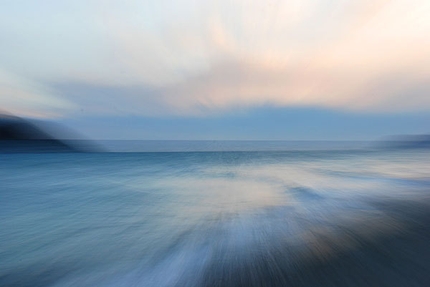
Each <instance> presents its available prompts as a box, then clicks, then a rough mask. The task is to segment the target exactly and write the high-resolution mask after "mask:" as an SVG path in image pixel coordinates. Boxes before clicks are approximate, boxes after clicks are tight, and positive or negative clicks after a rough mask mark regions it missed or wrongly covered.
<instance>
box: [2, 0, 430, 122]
mask: <svg viewBox="0 0 430 287" xmlns="http://www.w3.org/2000/svg"><path fill="white" fill-rule="evenodd" d="M24 2H25V1H24ZM11 3H12V4H10V7H7V8H8V9H4V10H3V13H2V12H0V16H2V17H0V18H1V19H2V20H0V21H1V22H0V24H2V25H1V26H2V27H6V28H4V29H0V35H2V36H4V37H3V38H4V39H6V40H7V41H2V43H0V48H1V49H2V51H4V52H3V54H2V55H0V64H1V65H2V66H0V67H3V69H5V70H8V71H14V72H16V73H17V74H20V75H22V77H24V78H27V79H32V80H33V81H35V82H37V83H39V84H40V85H42V86H45V88H46V89H37V92H36V93H35V94H36V95H38V96H35V95H33V94H32V93H30V92H27V93H24V94H22V96H21V98H22V99H28V101H29V102H31V101H32V100H33V99H37V98H38V97H39V98H40V97H42V96H41V95H44V96H45V97H47V98H46V99H45V100H44V101H45V102H46V103H49V102H50V101H51V100H52V104H53V103H55V100H53V98H55V96H54V94H55V91H56V92H58V94H59V95H61V96H63V97H65V98H67V100H68V101H69V102H73V103H74V104H75V105H76V106H77V107H79V108H78V109H81V108H85V109H86V110H87V111H88V112H94V113H100V114H104V113H107V114H115V113H118V112H119V113H122V114H127V113H131V114H141V115H151V116H154V115H172V114H179V115H206V114H208V113H217V112H222V111H225V110H231V109H236V108H243V107H251V106H259V105H274V106H322V107H329V108H335V109H342V110H356V111H375V112H381V111H384V112H386V111H387V112H392V111H405V110H407V111H417V110H429V109H430V101H429V98H430V97H428V91H429V90H430V84H429V83H427V80H426V79H428V78H429V76H430V37H429V36H428V35H430V20H429V19H430V18H429V17H428V15H429V14H430V3H429V2H428V1H425V0H411V1H406V0H398V1H387V0H374V1H370V0H362V1H359V0H353V1H342V2H336V3H334V2H332V1H328V0H321V1H311V0H304V1H303V0H302V1H299V0H296V1H287V2H283V1H270V0H269V1H254V2H253V3H248V2H245V1H211V0H209V1H203V2H196V1H191V0H184V1H144V3H143V2H137V1H108V2H106V1H98V0H94V1H89V2H88V1H62V2H61V3H57V2H55V3H54V4H52V3H51V4H52V5H51V4H49V3H45V2H44V3H43V4H40V5H39V4H37V7H36V6H34V5H36V4H34V3H33V4H32V3H31V1H29V2H27V3H26V5H25V6H24V5H23V4H22V3H20V4H19V3H15V2H11ZM48 4H49V5H48ZM33 6H34V7H33ZM33 8H34V9H33ZM21 10H23V11H24V12H25V13H22V12H23V11H21ZM14 13H15V14H14ZM59 15H60V16H59ZM3 16H4V17H3ZM20 17H21V18H20ZM24 17H25V19H24ZM77 19H79V21H77ZM15 87H17V88H20V89H21V86H20V84H18V85H15ZM22 87H23V88H22V89H24V90H26V91H28V85H25V84H24V85H23V86H22ZM66 87H68V88H66ZM76 87H79V93H77V92H76ZM35 91H36V90H35ZM20 102H21V103H24V102H25V101H24V100H23V101H20ZM15 105H16V107H17V109H18V106H19V105H20V103H19V102H15ZM23 105H24V104H23ZM55 105H56V104H54V106H55ZM33 107H34V109H35V111H36V110H39V109H40V110H43V107H36V106H34V105H33ZM47 107H48V105H47V106H46V108H45V110H49V109H50V108H47Z"/></svg>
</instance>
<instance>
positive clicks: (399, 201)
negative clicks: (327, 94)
mask: <svg viewBox="0 0 430 287" xmlns="http://www.w3.org/2000/svg"><path fill="white" fill-rule="evenodd" d="M161 144H162V143H160V145H161ZM258 145H259V143H258V142H256V143H254V146H255V150H259V149H258ZM429 162H430V151H429V150H428V149H403V148H392V149H378V150H376V149H375V150H370V149H349V150H348V149H342V150H340V149H331V150H306V151H303V150H302V151H301V150H286V149H285V150H281V151H263V150H261V149H260V151H235V152H232V151H230V152H227V151H217V152H215V151H207V152H192V151H189V152H146V153H50V154H36V153H32V154H19V153H15V154H5V153H3V154H0V182H1V189H0V228H1V233H0V243H1V244H0V285H1V286H21V287H25V286H32V287H37V286H55V287H65V286H97V287H98V286H100V287H101V286H103V287H107V286H112V287H113V286H115V287H117V286H154V287H155V286H157V287H162V286H208V287H209V286H426V284H427V283H428V282H430V265H429V264H430V263H429V262H430V249H429V248H428V242H430V241H429V240H430V228H429V224H428V223H429V218H430V217H429V211H430V208H429V202H430V201H429V200H430V198H429V187H430V165H429V164H428V163H429Z"/></svg>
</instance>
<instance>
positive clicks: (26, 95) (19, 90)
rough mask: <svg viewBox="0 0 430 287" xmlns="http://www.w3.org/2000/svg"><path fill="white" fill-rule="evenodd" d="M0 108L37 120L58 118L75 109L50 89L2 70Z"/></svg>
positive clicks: (0, 74) (2, 110)
mask: <svg viewBox="0 0 430 287" xmlns="http://www.w3.org/2000/svg"><path fill="white" fill-rule="evenodd" d="M0 107H1V112H7V113H12V114H17V115H21V116H28V117H39V118H46V117H48V118H49V117H58V116H60V115H62V114H64V113H65V112H68V111H71V110H73V109H74V108H75V106H74V104H72V103H71V102H69V101H67V100H65V99H62V98H61V97H59V96H58V95H57V94H56V93H55V91H53V90H52V89H50V88H48V87H46V86H44V85H41V84H40V83H38V82H35V81H32V80H29V79H25V78H22V77H19V76H17V75H13V74H10V73H7V72H5V71H2V70H0Z"/></svg>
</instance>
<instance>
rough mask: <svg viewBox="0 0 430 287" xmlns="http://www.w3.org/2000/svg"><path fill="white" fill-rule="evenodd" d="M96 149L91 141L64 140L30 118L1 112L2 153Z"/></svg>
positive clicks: (0, 149) (0, 147)
mask: <svg viewBox="0 0 430 287" xmlns="http://www.w3.org/2000/svg"><path fill="white" fill-rule="evenodd" d="M82 143H84V144H82ZM94 151H98V149H97V148H95V146H94V145H92V144H91V143H90V142H89V141H81V140H73V141H72V140H62V139H59V138H58V137H56V136H55V135H53V134H51V133H50V132H48V131H46V130H45V129H43V127H40V126H39V125H37V124H35V123H33V122H31V121H30V120H25V119H22V118H19V117H16V116H10V115H2V114H0V153H55V152H94Z"/></svg>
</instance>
